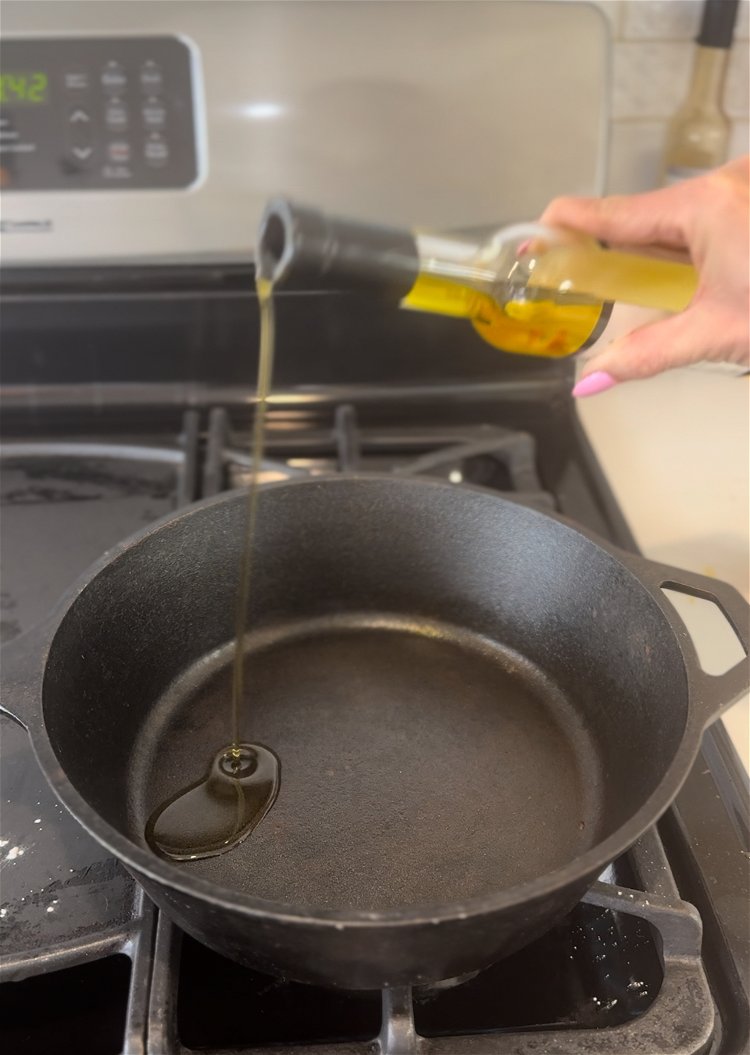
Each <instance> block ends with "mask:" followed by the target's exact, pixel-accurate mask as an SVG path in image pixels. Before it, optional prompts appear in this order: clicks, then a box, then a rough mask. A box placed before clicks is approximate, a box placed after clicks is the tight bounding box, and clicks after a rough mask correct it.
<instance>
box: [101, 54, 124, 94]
mask: <svg viewBox="0 0 750 1055" xmlns="http://www.w3.org/2000/svg"><path fill="white" fill-rule="evenodd" d="M127 83H128V78H127V76H126V74H125V70H124V69H123V68H122V66H121V65H120V63H119V62H114V61H111V62H108V63H107V64H106V66H105V67H104V69H103V70H102V88H104V90H105V92H110V93H111V94H113V95H118V94H119V93H120V92H122V91H124V89H125V86H126V84H127Z"/></svg>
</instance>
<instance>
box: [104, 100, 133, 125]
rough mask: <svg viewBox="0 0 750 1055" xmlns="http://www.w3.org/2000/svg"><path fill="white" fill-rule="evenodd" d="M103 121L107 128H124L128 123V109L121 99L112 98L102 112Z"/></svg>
mask: <svg viewBox="0 0 750 1055" xmlns="http://www.w3.org/2000/svg"><path fill="white" fill-rule="evenodd" d="M104 120H105V121H106V122H107V127H108V128H125V127H127V123H128V108H127V106H126V105H125V103H124V102H123V101H122V99H117V98H112V99H110V100H109V101H108V103H107V105H106V107H105V110H104Z"/></svg>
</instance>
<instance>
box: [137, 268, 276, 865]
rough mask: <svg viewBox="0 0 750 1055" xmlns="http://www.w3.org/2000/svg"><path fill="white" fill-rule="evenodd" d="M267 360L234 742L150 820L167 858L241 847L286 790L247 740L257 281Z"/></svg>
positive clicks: (268, 310) (238, 651)
mask: <svg viewBox="0 0 750 1055" xmlns="http://www.w3.org/2000/svg"><path fill="white" fill-rule="evenodd" d="M256 286H257V292H258V303H259V307H260V355H259V361H258V383H257V399H256V405H255V416H254V419H253V437H252V447H251V468H250V485H249V490H248V497H247V514H246V521H245V537H244V540H243V544H242V559H241V564H240V577H239V586H238V590H237V602H236V610H235V620H234V655H233V659H232V698H231V735H232V740H231V743H230V744H228V745H227V746H225V747H222V748H221V750H220V751H218V752H217V753H216V754H215V755H214V756H213V758H212V760H211V764H210V767H209V770H208V773H207V775H206V776H205V777H204V778H203V779H202V780H199V781H197V782H196V783H193V784H190V785H188V787H185V788H181V789H180V790H179V791H177V792H176V794H174V795H171V796H170V797H169V798H168V799H167V800H166V801H165V802H163V803H162V804H161V805H160V806H158V807H157V809H155V810H154V812H153V813H152V814H151V817H150V818H149V821H148V824H147V825H146V841H147V842H148V844H149V846H150V847H151V848H152V850H154V851H155V852H156V853H158V854H159V855H160V856H162V857H166V858H168V859H169V860H173V861H192V860H197V859H198V858H203V857H214V856H216V855H217V854H221V853H225V852H226V851H227V850H231V849H232V848H233V847H235V846H237V845H238V843H240V842H242V841H243V839H245V838H246V837H247V836H248V835H249V834H250V832H251V831H252V830H253V828H255V827H256V826H257V825H258V824H259V823H260V821H261V820H262V819H263V817H264V816H265V815H266V813H267V812H268V810H269V809H270V808H271V806H273V803H274V801H275V799H276V795H277V794H278V790H279V761H278V759H277V758H276V755H275V754H274V753H273V751H270V750H269V749H268V748H267V747H263V746H262V745H261V744H254V743H245V742H243V741H242V734H241V725H242V708H243V702H244V696H245V648H244V642H245V632H246V630H247V608H248V602H249V599H250V588H251V583H252V573H253V565H254V549H255V529H256V525H257V521H258V496H259V488H260V478H261V473H262V465H263V451H264V446H265V429H266V417H267V414H268V403H269V397H270V394H271V381H272V377H273V356H274V343H275V342H274V311H273V307H274V306H273V289H272V284H271V283H270V282H269V281H267V280H266V279H262V278H258V280H257V282H256Z"/></svg>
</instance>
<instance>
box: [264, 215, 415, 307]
mask: <svg viewBox="0 0 750 1055" xmlns="http://www.w3.org/2000/svg"><path fill="white" fill-rule="evenodd" d="M256 269H257V273H258V277H259V278H260V279H264V280H265V281H267V282H270V283H271V284H272V285H273V286H274V287H275V288H291V289H307V290H332V289H340V290H347V289H361V290H368V289H369V290H372V291H373V292H376V293H380V294H385V295H387V296H388V297H389V298H390V297H392V298H393V299H394V301H396V302H398V301H400V300H402V299H403V298H404V297H405V296H406V295H407V293H408V292H409V290H410V289H411V288H412V286H413V285H414V283H415V281H416V279H417V275H418V273H419V254H418V251H417V243H416V239H415V237H414V235H413V234H412V232H411V231H407V230H401V229H399V228H392V227H381V226H379V225H377V224H365V223H360V222H359V221H354V220H347V219H342V218H339V217H335V216H329V215H328V214H326V213H324V212H321V211H320V210H318V209H313V208H309V207H308V206H303V205H297V204H296V203H294V202H292V201H290V200H289V199H288V198H274V199H272V200H271V201H270V202H269V203H268V205H267V206H266V209H265V211H264V213H263V216H262V218H261V222H260V227H259V231H258V241H257V246H256Z"/></svg>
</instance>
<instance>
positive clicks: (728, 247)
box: [541, 157, 750, 396]
mask: <svg viewBox="0 0 750 1055" xmlns="http://www.w3.org/2000/svg"><path fill="white" fill-rule="evenodd" d="M541 222H542V223H544V224H548V225H550V226H558V227H570V228H573V229H575V230H578V231H584V232H586V233H587V234H590V235H593V236H594V237H596V238H600V239H603V240H604V241H605V242H607V243H608V244H610V245H612V246H613V247H630V246H652V247H654V248H659V249H669V250H677V251H682V252H684V253H686V254H687V257H688V258H689V259H690V261H691V262H692V264H693V266H694V267H695V268H696V269H697V271H698V289H697V291H696V294H695V296H694V297H693V300H692V301H691V302H690V304H689V305H688V307H687V308H685V310H684V311H681V312H679V313H678V314H676V315H671V316H670V317H669V318H666V319H661V320H659V321H658V322H653V323H650V324H648V325H646V326H641V327H640V328H639V329H637V330H633V331H632V332H631V333H629V334H627V335H626V336H624V337H619V338H618V339H617V340H614V341H612V343H611V344H609V345H608V346H607V347H606V348H605V349H604V350H603V351H602V352H601V353H600V354H598V355H596V356H595V357H594V358H592V359H591V360H589V362H587V363H586V365H585V367H584V369H583V372H582V375H581V378H580V380H579V381H578V384H577V385H576V386H575V388H574V389H573V394H574V395H576V396H593V395H596V394H597V393H598V392H604V391H605V390H606V389H608V388H611V387H612V386H613V385H615V384H617V383H618V382H619V381H631V380H635V379H637V378H645V377H651V376H653V375H654V374H658V373H661V372H662V371H663V370H669V369H670V368H671V367H675V366H686V365H688V364H690V363H696V362H699V361H702V360H708V361H712V362H727V363H738V364H745V363H748V361H749V360H750V326H749V321H750V318H749V317H750V158H749V157H744V158H740V159H738V160H737V161H732V162H730V163H729V164H728V165H724V166H722V168H718V169H715V170H714V171H713V172H709V173H707V174H706V175H705V176H699V177H697V178H696V179H691V180H687V181H686V182H684V183H679V184H676V185H675V186H672V187H665V188H664V189H663V190H656V191H650V192H648V193H646V194H634V195H621V196H620V195H618V196H613V197H609V198H556V199H555V200H554V201H553V202H551V203H550V204H549V205H548V206H547V209H546V210H545V212H544V214H543V216H542V217H541Z"/></svg>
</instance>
